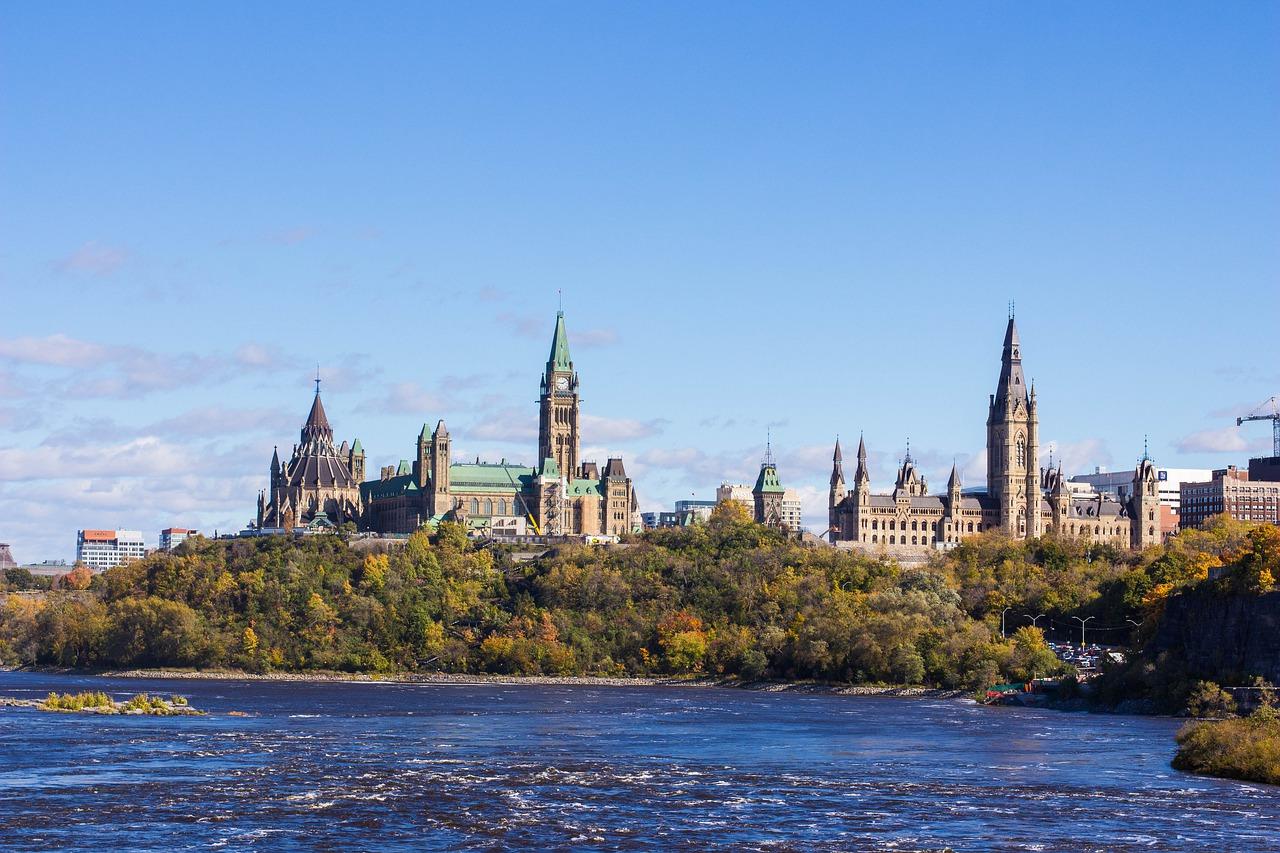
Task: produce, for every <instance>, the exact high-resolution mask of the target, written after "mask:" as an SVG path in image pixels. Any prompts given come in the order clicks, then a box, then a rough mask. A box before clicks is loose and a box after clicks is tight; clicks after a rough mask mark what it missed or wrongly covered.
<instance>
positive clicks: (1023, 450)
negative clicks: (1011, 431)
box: [1018, 436, 1027, 468]
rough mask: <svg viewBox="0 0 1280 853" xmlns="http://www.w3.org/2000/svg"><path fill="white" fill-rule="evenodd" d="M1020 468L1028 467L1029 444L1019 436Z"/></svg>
mask: <svg viewBox="0 0 1280 853" xmlns="http://www.w3.org/2000/svg"><path fill="white" fill-rule="evenodd" d="M1018 467H1020V468H1025V467H1027V443H1026V442H1025V441H1023V440H1022V436H1018Z"/></svg>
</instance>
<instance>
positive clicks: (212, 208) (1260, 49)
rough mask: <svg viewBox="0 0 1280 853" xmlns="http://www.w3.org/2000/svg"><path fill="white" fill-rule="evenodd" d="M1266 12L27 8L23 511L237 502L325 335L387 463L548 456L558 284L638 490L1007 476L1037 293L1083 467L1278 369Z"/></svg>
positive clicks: (659, 499)
mask: <svg viewBox="0 0 1280 853" xmlns="http://www.w3.org/2000/svg"><path fill="white" fill-rule="evenodd" d="M1278 38H1280V6H1277V5H1276V4H1266V3H1229V4H1210V3H1199V4H1156V3H1152V4H1140V3H1133V4H1071V5H1069V6H1067V5H1061V4H1059V5H1049V4H1016V3H973V4H963V3H936V4H935V3H923V4H877V5H870V4H867V5H861V4H849V3H839V4H831V5H822V4H804V5H796V4H711V3H706V4H698V5H697V6H696V7H690V6H689V4H675V3H654V4H628V5H624V4H586V3H583V4H568V3H547V4H513V3H509V4H457V5H455V6H452V7H448V6H444V5H442V4H437V5H427V4H410V3H405V4H391V3H387V4H376V5H375V6H372V7H369V6H367V5H365V4H349V5H337V4H334V5H326V4H319V3H306V4H294V5H291V4H286V3H273V4H269V5H268V6H263V5H262V4H239V5H237V4H214V5H206V6H205V7H204V8H195V9H193V8H186V7H179V6H175V5H173V4H136V3H134V4H116V5H113V6H112V7H111V8H110V9H107V8H105V7H100V6H99V5H97V4H87V3H85V4H63V5H59V6H58V7H57V8H51V7H49V6H47V5H44V4H27V5H26V6H25V7H19V6H17V5H16V4H9V5H7V6H5V7H4V8H3V9H2V10H0V199H3V203H2V204H0V288H2V289H3V295H4V306H5V310H4V312H3V314H0V541H7V542H10V543H11V544H12V545H13V547H14V552H15V555H16V556H17V557H18V559H19V560H32V561H34V560H40V559H46V558H67V557H70V556H71V554H72V552H73V550H74V536H75V530H76V528H78V527H112V526H120V527H129V528H141V529H143V530H144V531H146V532H147V534H148V536H149V537H151V538H154V537H155V536H156V531H158V530H159V529H160V528H161V527H164V526H168V525H170V524H176V525H185V526H197V527H200V528H201V529H206V530H209V529H213V528H220V529H228V528H236V527H239V526H240V525H242V524H243V523H244V521H245V520H246V519H248V518H249V516H250V514H251V513H252V511H253V507H254V499H255V496H256V493H257V490H258V489H259V488H261V487H262V486H263V485H264V483H265V478H266V473H267V464H268V461H269V460H270V456H271V448H272V446H273V445H274V444H279V445H282V446H285V447H287V446H289V445H291V444H292V442H294V441H295V440H296V436H297V430H298V428H299V426H300V425H301V421H302V419H303V417H304V416H305V414H306V411H307V408H308V406H309V403H310V393H311V383H310V376H311V374H312V372H313V371H314V369H315V365H316V364H317V363H319V364H320V365H321V371H322V374H323V375H324V376H326V377H327V381H326V383H325V405H326V407H327V409H328V411H329V414H330V418H331V420H332V421H333V423H334V426H335V428H336V430H337V432H338V434H339V436H340V437H345V438H352V437H355V436H359V438H360V439H361V440H362V442H363V444H364V446H365V447H366V449H367V451H368V453H369V456H370V463H369V464H370V470H376V467H377V466H378V465H380V464H391V463H394V462H395V461H396V460H398V459H400V458H403V457H407V456H409V455H410V453H411V452H412V445H413V440H414V438H415V436H416V435H417V432H418V429H419V427H420V426H421V424H422V423H423V422H424V421H432V422H434V421H435V420H436V419H437V418H440V417H444V418H445V419H446V420H447V421H448V423H449V426H450V431H451V432H452V434H453V436H454V447H455V451H456V452H457V453H458V455H460V456H463V455H465V456H471V457H474V456H476V455H480V456H482V457H485V458H498V457H503V456H505V457H507V458H508V459H516V460H521V461H525V462H528V463H530V464H532V462H533V456H534V449H535V437H534V433H535V430H536V409H535V407H534V405H533V401H534V399H535V397H536V393H537V381H538V375H539V372H540V370H541V367H542V363H543V362H544V361H545V359H546V351H547V346H548V344H549V340H550V334H551V329H552V324H553V321H554V313H555V310H556V305H557V291H558V290H563V292H564V307H565V312H566V316H567V320H568V324H569V329H570V332H571V334H572V335H573V338H574V343H573V355H574V360H575V362H576V366H577V367H578V370H579V372H580V374H581V377H582V383H583V392H584V393H583V396H584V400H585V412H586V413H587V414H589V415H590V416H591V418H590V419H589V420H588V422H587V424H586V435H585V437H584V438H585V445H586V448H587V455H595V456H597V457H598V458H600V459H603V458H604V456H605V455H606V453H615V452H616V453H623V454H625V456H626V459H627V469H628V472H629V473H631V474H632V476H633V477H634V478H635V479H636V481H637V486H638V489H639V493H640V495H641V498H642V502H643V504H644V508H645V509H656V508H659V507H666V506H668V505H669V503H670V502H671V501H672V500H674V499H677V498H680V497H686V496H689V495H691V494H697V495H698V496H700V497H705V496H710V495H711V493H712V490H713V489H714V487H715V485H716V484H717V483H718V482H720V481H721V480H722V479H730V480H734V481H748V482H749V481H750V480H751V479H752V478H753V477H754V473H755V470H756V467H757V465H758V463H759V459H760V456H761V454H762V452H763V444H764V441H765V435H766V431H767V430H771V431H772V435H773V442H774V450H775V453H776V455H777V457H778V459H779V462H780V466H781V474H782V477H783V480H784V482H785V483H786V484H788V485H795V486H797V487H800V488H802V489H803V491H804V496H805V501H806V505H805V510H806V515H807V517H808V518H809V519H811V520H814V521H818V520H820V519H822V518H824V517H825V490H826V477H827V473H828V471H829V458H830V446H831V442H832V439H833V438H834V436H835V435H836V434H837V433H839V434H841V435H842V436H844V437H845V438H846V439H847V440H848V441H850V442H853V441H856V436H857V434H858V432H859V431H863V432H865V434H866V439H867V442H868V446H869V448H870V449H871V450H872V462H873V466H874V471H873V478H874V481H875V482H876V484H877V485H887V483H888V482H889V481H890V480H891V479H892V476H893V467H894V465H895V464H896V460H897V459H898V457H900V456H901V454H902V448H903V444H904V442H905V441H906V439H907V437H910V440H911V446H912V448H913V450H914V451H915V453H916V455H917V457H919V458H920V459H921V460H922V462H923V465H924V467H925V469H926V471H927V472H928V473H930V474H931V475H932V477H933V479H934V481H935V482H936V483H937V484H938V485H941V484H942V483H943V482H944V481H945V472H946V470H947V469H948V468H949V467H950V464H951V461H952V459H953V458H956V459H958V460H959V461H960V462H961V463H962V465H964V466H965V469H966V478H967V482H968V483H971V484H977V483H978V482H979V481H980V480H981V479H982V478H981V471H982V470H983V469H982V459H981V458H980V456H979V453H980V450H981V448H982V445H983V443H984V421H985V417H986V410H985V403H986V398H987V395H988V394H989V393H990V392H991V391H992V389H993V388H994V383H995V380H996V376H997V373H998V359H999V354H1000V341H1001V334H1002V332H1003V326H1004V321H1005V313H1006V305H1007V303H1008V301H1009V300H1010V299H1013V300H1016V302H1017V314H1018V321H1019V328H1020V330H1021V333H1022V340H1023V344H1024V354H1025V360H1026V367H1027V371H1028V373H1029V375H1030V376H1032V377H1034V379H1035V380H1036V382H1037V385H1038V389H1039V391H1040V402H1041V424H1042V426H1041V434H1042V438H1043V440H1044V443H1045V445H1046V450H1047V446H1048V444H1049V443H1050V442H1052V443H1053V444H1055V445H1056V447H1057V448H1058V450H1057V453H1058V455H1059V456H1065V458H1066V459H1067V460H1068V464H1069V466H1071V467H1074V468H1075V469H1076V470H1078V471H1084V470H1091V469H1092V467H1093V466H1094V465H1107V466H1110V467H1113V468H1115V467H1127V466H1130V465H1132V463H1133V461H1134V459H1135V458H1136V457H1137V456H1138V455H1139V454H1140V453H1141V450H1142V441H1143V436H1144V435H1149V436H1150V442H1151V450H1152V454H1153V455H1154V456H1155V457H1156V458H1157V460H1158V461H1159V462H1160V463H1161V464H1166V465H1179V466H1206V467H1208V466H1220V465H1224V464H1226V463H1228V462H1242V461H1243V460H1245V459H1246V458H1247V457H1248V456H1249V455H1250V454H1251V453H1253V452H1255V451H1260V450H1265V449H1267V448H1268V447H1269V431H1268V430H1267V429H1266V426H1267V425H1266V424H1254V425H1252V426H1250V427H1245V428H1244V429H1242V430H1237V429H1236V428H1235V427H1234V416H1235V415H1236V414H1238V413H1240V412H1241V411H1244V410H1247V409H1249V408H1251V407H1252V406H1254V405H1256V404H1257V403H1258V402H1260V401H1261V400H1263V399H1265V398H1266V397H1268V396H1270V395H1272V394H1276V393H1280V367H1277V364H1276V347H1275V340H1276V337H1275V336H1276V317H1277V313H1278V309H1280V287H1277V274H1278V273H1280V242H1278V241H1277V239H1276V235H1277V234H1280V157H1278V156H1277V155H1278V154H1280V52H1277V51H1276V50H1275V45H1276V44H1277V42H1278Z"/></svg>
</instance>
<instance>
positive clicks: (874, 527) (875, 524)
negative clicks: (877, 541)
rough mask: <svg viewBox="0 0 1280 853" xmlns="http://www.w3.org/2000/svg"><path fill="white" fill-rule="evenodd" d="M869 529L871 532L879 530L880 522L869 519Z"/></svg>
mask: <svg viewBox="0 0 1280 853" xmlns="http://www.w3.org/2000/svg"><path fill="white" fill-rule="evenodd" d="M871 529H872V530H879V529H880V521H879V519H875V518H873V519H871Z"/></svg>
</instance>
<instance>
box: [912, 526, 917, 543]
mask: <svg viewBox="0 0 1280 853" xmlns="http://www.w3.org/2000/svg"><path fill="white" fill-rule="evenodd" d="M911 529H912V530H916V529H917V528H916V523H915V522H914V521H913V522H911ZM912 539H915V537H914V536H913V537H912ZM911 544H913V545H914V544H915V542H912V543H911Z"/></svg>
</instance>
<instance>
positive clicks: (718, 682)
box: [0, 667, 969, 699]
mask: <svg viewBox="0 0 1280 853" xmlns="http://www.w3.org/2000/svg"><path fill="white" fill-rule="evenodd" d="M0 671H9V672H39V673H47V674H51V675H86V676H91V677H95V678H138V679H164V680H190V681H269V682H280V683H286V682H302V683H308V682H309V683H335V682H350V683H357V684H361V683H363V684H441V685H449V684H453V685H468V684H474V685H485V684H510V685H522V684H528V685H540V686H553V687H709V688H710V687H713V688H720V689H724V688H729V689H734V690H754V691H757V692H761V693H800V694H809V695H827V696H889V697H896V698H918V699H958V698H963V697H965V696H968V695H969V693H968V691H965V690H949V689H945V688H940V687H919V686H911V685H876V684H832V683H826V682H817V681H740V680H738V679H734V678H717V677H714V676H694V677H688V678H676V677H663V676H623V677H618V676H590V675H487V674H458V673H416V672H395V673H366V672H326V671H317V672H267V673H262V672H246V671H244V670H236V669H183V668H159V669H116V670H110V669H108V670H86V669H68V668H62V667H5V668H0Z"/></svg>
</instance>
